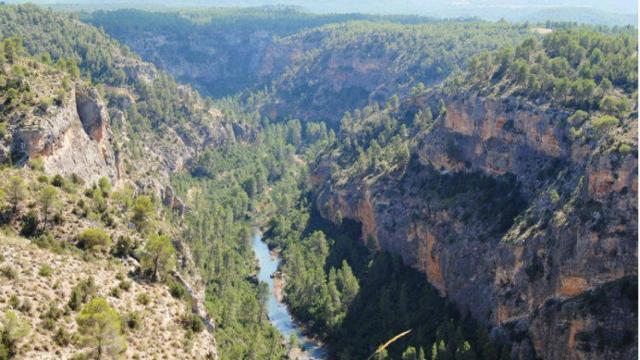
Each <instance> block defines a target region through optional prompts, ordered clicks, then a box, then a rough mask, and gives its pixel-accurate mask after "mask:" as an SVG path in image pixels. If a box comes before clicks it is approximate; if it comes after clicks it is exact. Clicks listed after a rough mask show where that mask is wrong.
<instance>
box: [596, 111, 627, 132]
mask: <svg viewBox="0 0 640 360" xmlns="http://www.w3.org/2000/svg"><path fill="white" fill-rule="evenodd" d="M619 123H620V120H618V118H616V117H613V116H611V115H603V116H600V117H597V118H595V119H593V120H591V126H592V127H593V128H594V129H596V130H598V131H600V130H603V129H608V128H611V127H614V126H618V124H619Z"/></svg>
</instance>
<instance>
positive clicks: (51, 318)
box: [40, 303, 64, 330]
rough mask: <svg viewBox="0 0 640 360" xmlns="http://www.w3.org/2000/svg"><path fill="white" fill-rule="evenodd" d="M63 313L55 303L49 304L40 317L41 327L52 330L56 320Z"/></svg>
mask: <svg viewBox="0 0 640 360" xmlns="http://www.w3.org/2000/svg"><path fill="white" fill-rule="evenodd" d="M62 315H64V311H63V310H62V309H60V308H59V307H58V305H57V304H54V303H51V304H49V309H47V312H45V313H43V314H42V315H41V316H40V318H41V319H42V327H44V328H45V329H47V330H53V329H54V328H55V325H56V323H57V322H58V320H59V319H60V318H61V317H62Z"/></svg>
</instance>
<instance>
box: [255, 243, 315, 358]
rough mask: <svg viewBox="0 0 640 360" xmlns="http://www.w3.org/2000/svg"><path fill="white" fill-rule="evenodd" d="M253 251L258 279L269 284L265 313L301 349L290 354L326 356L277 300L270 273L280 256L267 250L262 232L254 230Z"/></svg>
mask: <svg viewBox="0 0 640 360" xmlns="http://www.w3.org/2000/svg"><path fill="white" fill-rule="evenodd" d="M252 244H253V251H254V253H255V254H256V257H257V258H258V262H259V263H260V272H259V273H258V279H260V281H264V282H265V283H267V285H269V300H268V301H267V315H268V316H269V321H271V323H272V324H273V326H275V327H276V329H278V331H280V333H281V334H282V336H283V337H284V338H285V339H286V340H287V341H289V339H290V337H291V334H295V335H296V337H297V339H298V347H299V348H300V349H301V351H294V352H292V353H291V354H290V356H291V357H292V358H294V359H299V360H322V359H326V358H327V352H326V350H325V349H324V348H323V347H322V344H320V343H318V342H317V341H314V340H313V339H310V338H308V337H307V336H305V335H304V334H303V333H302V329H301V328H300V327H299V326H298V325H297V324H296V322H295V321H294V319H293V316H292V315H291V313H290V312H289V309H288V308H287V305H286V304H284V303H282V302H280V301H278V299H277V298H276V296H275V291H274V281H273V278H271V275H272V274H273V273H274V272H276V271H277V270H278V265H279V264H280V258H279V257H278V256H276V255H275V254H272V253H271V252H270V251H269V247H267V244H265V243H264V241H262V234H261V233H260V232H256V233H255V235H254V236H253V241H252Z"/></svg>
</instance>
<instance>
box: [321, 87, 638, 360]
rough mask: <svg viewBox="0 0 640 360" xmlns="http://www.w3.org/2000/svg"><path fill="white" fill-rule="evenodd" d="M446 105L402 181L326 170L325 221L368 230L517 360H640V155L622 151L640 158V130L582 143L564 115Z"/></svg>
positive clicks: (505, 104)
mask: <svg viewBox="0 0 640 360" xmlns="http://www.w3.org/2000/svg"><path fill="white" fill-rule="evenodd" d="M446 103H448V104H449V105H448V106H447V109H446V114H445V115H443V116H441V117H440V118H439V119H437V120H436V123H435V126H434V127H433V129H432V130H431V131H429V132H427V133H423V134H421V135H420V136H419V138H418V139H417V140H416V142H415V145H414V147H413V149H412V151H411V152H412V155H411V160H410V161H409V163H408V165H407V166H405V167H403V168H401V169H397V170H395V171H393V172H390V173H384V174H381V175H378V176H374V177H368V178H365V179H359V180H355V181H354V180H352V181H348V182H346V184H344V185H338V184H337V183H334V182H333V181H332V180H331V169H330V167H329V164H330V161H328V159H327V158H324V159H323V160H321V161H320V162H319V163H318V165H317V166H316V168H315V169H314V171H313V174H312V178H313V179H312V180H313V181H312V182H313V183H314V185H315V187H316V193H317V205H318V208H319V209H320V211H321V213H322V214H323V215H324V216H325V217H327V218H329V219H334V220H337V219H338V218H342V217H344V218H349V219H354V220H357V221H359V222H360V223H361V224H362V233H363V236H364V238H363V241H364V242H365V243H366V244H368V245H369V246H374V247H379V248H381V249H383V250H387V251H390V252H393V253H397V254H399V255H401V256H402V258H403V259H404V262H405V263H407V264H409V265H411V266H413V267H415V268H417V269H419V270H420V271H422V272H424V273H425V274H426V277H427V278H428V280H429V281H430V283H431V284H433V285H434V286H435V287H436V288H437V289H439V291H440V292H441V293H442V294H443V295H446V296H447V297H448V298H450V299H451V300H453V301H454V302H455V303H456V304H457V305H458V306H459V308H460V309H461V310H462V311H463V312H467V311H468V312H470V313H471V314H472V315H473V316H474V317H475V318H476V319H478V320H480V321H483V322H485V323H486V324H488V325H491V326H492V327H493V328H494V335H496V336H497V334H507V335H509V336H510V337H511V340H512V341H513V342H514V346H513V352H512V356H513V357H514V358H518V359H529V358H534V357H537V358H544V359H564V358H567V356H568V355H567V354H570V355H569V356H570V357H569V358H572V359H574V358H575V359H601V358H607V359H627V358H633V357H634V355H633V354H634V351H635V344H637V329H636V325H637V311H636V306H637V297H636V296H635V292H636V291H637V242H636V241H637V236H638V234H637V226H638V224H637V211H638V210H637V176H636V174H637V170H638V168H637V166H638V165H637V153H636V152H633V151H632V152H630V153H624V154H623V153H620V152H618V151H616V149H615V148H616V147H615V146H614V143H615V142H616V140H615V139H616V138H617V137H621V136H624V137H626V138H627V139H631V140H629V141H631V142H632V143H633V148H636V147H637V144H635V137H636V134H637V130H636V128H637V120H635V119H633V118H632V119H630V120H628V121H630V122H631V123H630V124H628V125H626V126H625V129H626V130H623V129H622V128H619V129H615V130H612V133H611V134H609V135H608V136H604V135H602V134H597V133H595V132H589V131H590V130H589V129H588V128H585V129H583V130H584V131H585V132H587V133H588V135H587V136H585V137H583V138H582V139H576V140H574V141H571V140H569V138H570V137H569V135H568V128H569V125H568V124H567V121H566V119H567V116H568V115H569V114H568V113H566V112H564V111H562V110H558V109H549V108H539V107H536V106H534V105H532V104H529V103H525V102H520V101H518V100H516V99H515V98H505V99H487V98H482V97H479V96H475V95H473V94H464V95H461V96H459V97H454V98H449V99H447V101H446ZM414 107H415V104H414V105H406V108H405V109H404V110H403V111H405V112H407V113H415V112H416V111H417V109H415V108H414ZM336 214H340V216H339V217H336ZM605 294H607V295H605Z"/></svg>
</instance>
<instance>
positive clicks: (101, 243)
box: [77, 228, 111, 250]
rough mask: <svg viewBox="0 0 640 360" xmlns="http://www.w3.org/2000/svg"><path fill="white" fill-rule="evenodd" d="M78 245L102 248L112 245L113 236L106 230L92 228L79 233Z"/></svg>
mask: <svg viewBox="0 0 640 360" xmlns="http://www.w3.org/2000/svg"><path fill="white" fill-rule="evenodd" d="M77 241H78V245H79V246H80V247H81V248H83V249H89V250H100V249H107V248H109V246H111V237H110V236H109V234H107V233H106V232H105V231H104V230H102V229H99V228H90V229H86V230H84V231H83V232H82V233H80V235H78V239H77Z"/></svg>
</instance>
